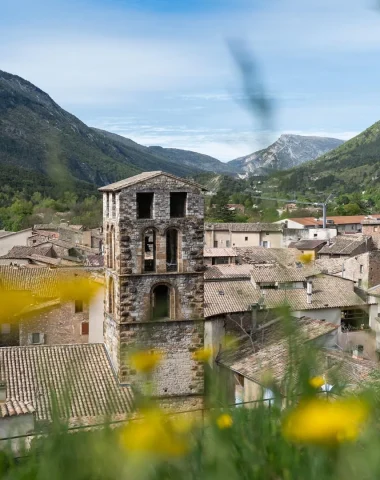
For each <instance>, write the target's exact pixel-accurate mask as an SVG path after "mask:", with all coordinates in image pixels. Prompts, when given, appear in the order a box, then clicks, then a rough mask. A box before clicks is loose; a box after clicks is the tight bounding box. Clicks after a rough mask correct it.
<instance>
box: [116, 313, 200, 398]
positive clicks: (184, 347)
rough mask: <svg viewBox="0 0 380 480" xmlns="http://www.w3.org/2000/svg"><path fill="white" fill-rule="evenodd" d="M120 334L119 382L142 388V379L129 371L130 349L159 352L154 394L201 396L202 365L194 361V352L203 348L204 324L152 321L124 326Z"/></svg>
mask: <svg viewBox="0 0 380 480" xmlns="http://www.w3.org/2000/svg"><path fill="white" fill-rule="evenodd" d="M120 329H121V333H120V338H121V355H122V358H121V363H122V367H121V379H120V380H121V382H126V383H132V384H136V385H137V386H140V387H142V385H141V382H142V381H143V379H142V378H141V377H140V376H139V374H138V373H137V372H136V371H134V370H133V369H131V367H130V366H129V362H128V355H129V353H130V351H131V348H132V347H134V348H138V349H141V350H149V349H151V348H154V349H157V350H160V351H161V352H163V354H164V359H163V361H162V363H161V364H160V365H159V366H158V368H157V370H156V371H155V374H154V380H153V383H154V394H155V395H157V396H160V397H169V396H175V397H181V396H187V395H194V394H198V395H201V394H202V393H203V388H204V378H203V364H202V363H200V362H196V361H195V360H193V358H192V355H193V352H194V351H195V350H197V349H200V348H202V347H203V339H204V322H203V321H200V322H186V321H182V322H155V323H151V324H145V325H144V326H141V325H138V324H135V325H131V324H126V325H121V326H120Z"/></svg>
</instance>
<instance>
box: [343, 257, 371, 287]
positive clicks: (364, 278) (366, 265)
mask: <svg viewBox="0 0 380 480" xmlns="http://www.w3.org/2000/svg"><path fill="white" fill-rule="evenodd" d="M343 267H344V272H343V278H347V279H349V280H354V281H355V282H358V281H359V280H361V288H363V289H367V288H371V287H374V286H375V285H379V284H380V251H376V250H375V251H372V252H368V253H363V254H361V255H357V256H355V257H351V258H347V260H345V261H344V265H343Z"/></svg>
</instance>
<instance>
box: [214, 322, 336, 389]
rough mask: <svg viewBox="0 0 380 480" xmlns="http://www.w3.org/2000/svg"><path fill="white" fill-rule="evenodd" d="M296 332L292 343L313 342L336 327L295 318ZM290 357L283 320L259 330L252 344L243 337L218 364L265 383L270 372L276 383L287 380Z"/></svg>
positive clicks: (222, 356)
mask: <svg viewBox="0 0 380 480" xmlns="http://www.w3.org/2000/svg"><path fill="white" fill-rule="evenodd" d="M292 322H294V327H295V332H294V335H293V336H292V341H301V342H303V343H304V342H307V341H312V340H314V339H316V338H318V337H320V336H322V335H326V334H328V333H331V332H333V331H334V330H336V329H337V328H338V326H337V325H333V324H331V323H328V322H325V321H323V320H314V319H311V318H308V317H302V318H300V319H296V318H293V319H292ZM288 355H289V339H288V337H287V335H286V329H285V326H284V322H283V321H282V320H281V319H280V320H277V321H273V322H270V323H269V324H267V325H263V326H262V327H261V328H259V329H258V330H257V331H256V333H255V335H254V336H253V337H252V341H251V339H250V338H248V337H247V336H244V337H242V338H241V339H240V340H239V341H238V342H237V345H236V348H233V349H229V350H226V351H222V352H221V353H220V354H219V355H218V357H217V360H216V361H217V363H219V364H221V365H223V366H225V367H228V368H230V369H231V370H233V371H235V372H238V373H240V374H241V375H243V376H245V377H247V378H249V379H251V380H253V381H255V382H257V383H261V382H262V376H263V375H264V374H265V372H266V371H270V372H271V375H272V376H273V378H274V379H275V380H276V381H281V380H282V379H283V378H284V375H285V372H286V369H287V364H288Z"/></svg>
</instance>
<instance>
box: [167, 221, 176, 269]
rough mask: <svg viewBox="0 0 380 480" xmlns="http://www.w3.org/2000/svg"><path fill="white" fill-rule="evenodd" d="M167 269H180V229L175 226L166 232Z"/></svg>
mask: <svg viewBox="0 0 380 480" xmlns="http://www.w3.org/2000/svg"><path fill="white" fill-rule="evenodd" d="M166 271H167V272H177V271H178V231H177V230H176V229H175V228H170V229H169V230H168V231H167V232H166Z"/></svg>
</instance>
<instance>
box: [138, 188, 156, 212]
mask: <svg viewBox="0 0 380 480" xmlns="http://www.w3.org/2000/svg"><path fill="white" fill-rule="evenodd" d="M153 196H154V194H153V193H150V192H149V193H146V192H144V193H137V194H136V205H137V218H153Z"/></svg>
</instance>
